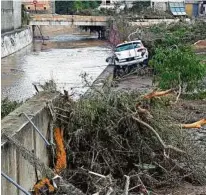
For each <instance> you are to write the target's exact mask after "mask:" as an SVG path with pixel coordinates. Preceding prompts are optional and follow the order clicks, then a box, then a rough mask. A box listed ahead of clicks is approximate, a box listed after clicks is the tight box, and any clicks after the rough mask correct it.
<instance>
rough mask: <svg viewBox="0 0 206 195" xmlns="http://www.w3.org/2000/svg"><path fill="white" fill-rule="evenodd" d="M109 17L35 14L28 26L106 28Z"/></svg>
mask: <svg viewBox="0 0 206 195" xmlns="http://www.w3.org/2000/svg"><path fill="white" fill-rule="evenodd" d="M109 18H110V17H107V16H80V15H52V14H38V15H37V14H36V15H33V16H31V21H30V23H29V24H30V25H67V26H68V25H74V26H106V25H107V21H108V20H109Z"/></svg>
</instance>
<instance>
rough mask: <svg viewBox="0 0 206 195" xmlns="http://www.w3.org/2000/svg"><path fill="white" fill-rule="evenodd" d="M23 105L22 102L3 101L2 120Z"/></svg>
mask: <svg viewBox="0 0 206 195" xmlns="http://www.w3.org/2000/svg"><path fill="white" fill-rule="evenodd" d="M21 105H22V102H17V101H11V100H9V99H8V98H5V99H3V100H2V101H1V118H4V117H5V116H7V115H8V114H9V113H10V112H13V111H14V110H15V109H16V108H18V107H19V106H21Z"/></svg>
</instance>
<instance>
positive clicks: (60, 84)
mask: <svg viewBox="0 0 206 195" xmlns="http://www.w3.org/2000/svg"><path fill="white" fill-rule="evenodd" d="M109 52H110V50H109V49H108V47H107V43H106V42H105V41H100V40H97V38H96V37H95V36H89V35H68V34H64V35H58V36H54V37H51V38H50V40H47V41H44V44H42V41H41V40H38V41H34V43H33V44H31V45H29V46H28V47H26V48H24V49H22V50H21V51H19V52H17V53H15V54H12V55H10V56H8V57H6V58H3V59H1V97H2V99H3V98H5V97H8V98H9V99H11V100H18V101H22V100H23V101H24V100H26V99H28V98H30V97H32V96H33V95H34V94H35V93H36V90H35V89H34V87H33V85H32V83H34V84H37V85H39V83H40V84H44V83H45V82H46V81H49V80H51V79H53V80H54V81H55V82H56V83H57V88H58V89H59V90H61V91H63V90H64V89H65V90H69V91H70V93H74V94H75V96H76V97H78V96H79V95H81V94H83V93H84V92H85V91H86V89H87V88H85V87H83V86H84V83H83V82H82V78H81V76H80V75H81V74H84V73H87V74H88V75H89V76H88V80H89V81H90V82H92V81H94V80H95V79H96V78H97V77H98V75H100V73H101V72H102V71H103V70H104V69H105V68H106V66H107V64H106V62H105V59H106V57H107V56H108V55H109ZM39 90H41V88H39Z"/></svg>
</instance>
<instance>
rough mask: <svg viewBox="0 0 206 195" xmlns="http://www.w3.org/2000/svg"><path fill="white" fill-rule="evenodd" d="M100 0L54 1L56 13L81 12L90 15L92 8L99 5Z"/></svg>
mask: <svg viewBox="0 0 206 195" xmlns="http://www.w3.org/2000/svg"><path fill="white" fill-rule="evenodd" d="M100 3H101V1H98V0H94V1H81V0H76V1H55V10H56V13H57V14H82V15H87V14H88V15H90V12H92V10H93V9H95V8H97V7H98V6H99V5H100Z"/></svg>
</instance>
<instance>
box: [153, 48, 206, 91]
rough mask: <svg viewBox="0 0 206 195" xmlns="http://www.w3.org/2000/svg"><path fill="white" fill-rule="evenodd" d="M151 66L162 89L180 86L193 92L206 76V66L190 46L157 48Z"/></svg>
mask: <svg viewBox="0 0 206 195" xmlns="http://www.w3.org/2000/svg"><path fill="white" fill-rule="evenodd" d="M150 64H151V65H152V66H153V67H154V69H155V71H156V75H155V77H156V81H157V82H158V85H159V87H160V88H173V87H177V86H178V85H180V86H181V87H182V89H183V87H184V88H185V89H186V91H193V90H194V89H197V88H198V86H199V84H200V81H202V80H203V78H204V77H205V76H206V65H205V64H202V63H201V62H200V59H198V57H197V56H196V54H195V53H194V52H193V50H192V49H191V47H189V46H174V47H160V48H157V49H156V50H155V55H154V57H153V59H152V60H151V62H150Z"/></svg>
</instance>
